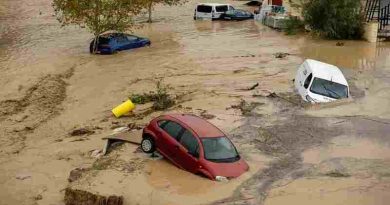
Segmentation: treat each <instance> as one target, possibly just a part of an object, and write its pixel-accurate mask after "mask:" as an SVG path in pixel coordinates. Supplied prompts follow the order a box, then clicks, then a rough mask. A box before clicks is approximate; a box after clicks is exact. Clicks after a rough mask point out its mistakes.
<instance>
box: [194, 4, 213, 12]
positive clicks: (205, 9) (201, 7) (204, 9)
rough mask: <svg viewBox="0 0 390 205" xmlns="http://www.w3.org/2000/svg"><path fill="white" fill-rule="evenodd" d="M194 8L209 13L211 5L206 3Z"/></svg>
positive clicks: (211, 8)
mask: <svg viewBox="0 0 390 205" xmlns="http://www.w3.org/2000/svg"><path fill="white" fill-rule="evenodd" d="M196 10H197V11H198V12H202V13H211V11H212V10H213V7H211V6H207V5H199V6H198V7H197V9H196Z"/></svg>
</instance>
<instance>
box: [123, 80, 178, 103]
mask: <svg viewBox="0 0 390 205" xmlns="http://www.w3.org/2000/svg"><path fill="white" fill-rule="evenodd" d="M169 89H171V88H170V87H169V86H168V85H165V84H163V83H162V82H161V81H157V83H156V90H155V91H150V92H149V93H143V94H132V95H131V96H130V97H129V98H130V100H131V101H132V102H133V103H135V104H145V103H149V102H153V106H152V108H153V110H165V109H168V108H170V107H172V106H173V105H174V104H175V100H174V97H173V96H171V95H170V94H169V92H168V90H169Z"/></svg>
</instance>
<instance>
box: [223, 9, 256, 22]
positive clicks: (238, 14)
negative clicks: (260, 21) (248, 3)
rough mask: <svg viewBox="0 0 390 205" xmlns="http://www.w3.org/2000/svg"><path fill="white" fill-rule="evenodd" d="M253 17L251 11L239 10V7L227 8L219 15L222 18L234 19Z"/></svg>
mask: <svg viewBox="0 0 390 205" xmlns="http://www.w3.org/2000/svg"><path fill="white" fill-rule="evenodd" d="M253 17H254V15H253V14H252V13H251V12H249V11H245V10H241V9H234V10H229V11H226V12H225V13H224V14H222V15H221V19H222V20H236V21H240V20H246V19H253Z"/></svg>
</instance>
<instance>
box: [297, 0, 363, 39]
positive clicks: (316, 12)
mask: <svg viewBox="0 0 390 205" xmlns="http://www.w3.org/2000/svg"><path fill="white" fill-rule="evenodd" d="M303 17H304V19H305V23H306V24H308V25H309V26H310V28H311V29H312V30H313V31H314V32H316V33H319V34H320V35H321V36H324V37H326V38H329V39H360V38H361V37H362V36H363V16H362V13H361V4H360V1H358V0H308V1H307V2H306V3H304V7H303Z"/></svg>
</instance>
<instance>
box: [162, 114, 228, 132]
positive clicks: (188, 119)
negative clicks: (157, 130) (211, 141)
mask: <svg viewBox="0 0 390 205" xmlns="http://www.w3.org/2000/svg"><path fill="white" fill-rule="evenodd" d="M165 116H170V117H173V118H175V119H177V120H179V121H180V122H182V123H184V124H186V125H187V126H188V127H190V128H191V129H192V130H193V131H194V132H195V133H196V134H198V136H199V137H200V138H209V137H222V136H225V134H224V133H223V132H222V131H221V130H220V129H218V128H217V127H216V126H214V125H213V124H211V123H210V122H208V121H207V120H204V119H202V118H200V117H198V116H196V115H191V114H166V115H165Z"/></svg>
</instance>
